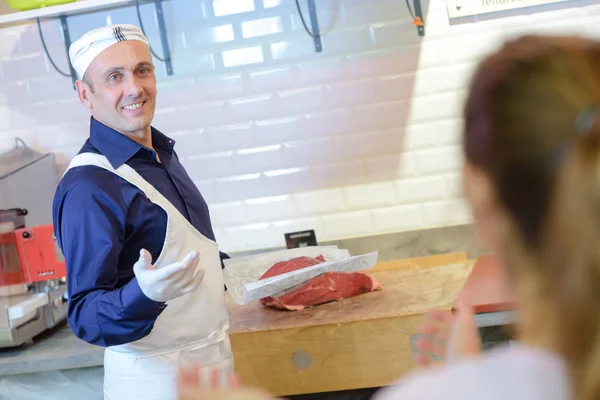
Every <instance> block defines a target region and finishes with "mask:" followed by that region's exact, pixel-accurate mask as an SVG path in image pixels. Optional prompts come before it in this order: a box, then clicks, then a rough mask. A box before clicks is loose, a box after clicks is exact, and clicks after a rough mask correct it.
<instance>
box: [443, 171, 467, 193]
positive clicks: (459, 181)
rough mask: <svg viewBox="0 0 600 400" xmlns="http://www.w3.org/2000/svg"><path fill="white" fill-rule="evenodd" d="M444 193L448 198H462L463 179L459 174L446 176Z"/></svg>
mask: <svg viewBox="0 0 600 400" xmlns="http://www.w3.org/2000/svg"><path fill="white" fill-rule="evenodd" d="M445 179H446V193H447V194H448V197H462V196H463V194H464V193H463V177H462V174H461V173H457V174H450V175H446V178H445Z"/></svg>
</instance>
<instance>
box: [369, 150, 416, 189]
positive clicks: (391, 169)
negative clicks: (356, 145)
mask: <svg viewBox="0 0 600 400" xmlns="http://www.w3.org/2000/svg"><path fill="white" fill-rule="evenodd" d="M413 157H414V156H413V154H412V153H404V154H401V155H400V154H394V155H389V156H377V157H371V158H365V159H363V161H362V162H363V170H364V173H365V182H377V181H387V180H393V179H398V178H402V177H408V176H413V175H415V165H414V164H415V161H414V158H413Z"/></svg>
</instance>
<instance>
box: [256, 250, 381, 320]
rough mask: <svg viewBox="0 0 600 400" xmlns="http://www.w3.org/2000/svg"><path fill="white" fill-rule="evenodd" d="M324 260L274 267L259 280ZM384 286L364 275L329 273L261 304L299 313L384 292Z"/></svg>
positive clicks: (305, 259) (301, 259) (302, 260)
mask: <svg viewBox="0 0 600 400" xmlns="http://www.w3.org/2000/svg"><path fill="white" fill-rule="evenodd" d="M324 261H325V258H323V256H318V257H317V258H311V257H298V258H294V259H291V260H288V261H282V262H279V263H277V264H275V265H273V266H272V267H271V268H269V270H268V271H267V272H265V273H264V274H263V275H262V276H261V277H260V279H259V280H262V279H267V278H271V277H273V276H277V275H281V274H285V273H286V272H291V271H296V270H299V269H302V268H306V267H310V266H312V265H317V264H320V263H322V262H324ZM381 287H382V286H381V283H379V281H377V279H375V278H374V277H372V276H371V275H369V274H367V273H365V272H327V273H325V274H323V275H320V276H317V277H315V278H313V279H311V280H309V281H308V282H305V283H304V284H302V285H301V286H300V287H298V289H296V290H294V291H292V292H290V293H287V294H284V295H282V296H279V297H265V298H264V299H261V300H260V303H261V304H263V305H265V306H269V307H273V308H279V309H282V310H291V311H298V310H303V309H304V308H306V307H311V306H316V305H318V304H323V303H327V302H330V301H335V300H341V299H345V298H348V297H352V296H357V295H359V294H363V293H367V292H373V291H376V290H380V289H381Z"/></svg>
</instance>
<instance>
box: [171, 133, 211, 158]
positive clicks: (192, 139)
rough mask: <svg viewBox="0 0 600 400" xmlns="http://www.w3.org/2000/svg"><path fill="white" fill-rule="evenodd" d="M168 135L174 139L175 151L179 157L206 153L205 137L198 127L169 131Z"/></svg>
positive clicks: (207, 150) (208, 150)
mask: <svg viewBox="0 0 600 400" xmlns="http://www.w3.org/2000/svg"><path fill="white" fill-rule="evenodd" d="M168 135H169V136H170V137H171V138H172V139H173V140H174V141H175V147H174V149H175V151H176V152H177V154H178V155H179V156H180V157H189V156H193V155H196V154H200V153H208V152H210V149H208V148H207V146H206V143H205V141H206V138H205V136H204V134H203V131H202V130H200V129H192V130H190V131H179V132H173V133H171V132H169V133H168Z"/></svg>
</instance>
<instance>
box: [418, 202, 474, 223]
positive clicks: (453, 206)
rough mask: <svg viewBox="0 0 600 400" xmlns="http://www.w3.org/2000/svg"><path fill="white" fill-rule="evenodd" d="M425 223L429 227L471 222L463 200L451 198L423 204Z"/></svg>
mask: <svg viewBox="0 0 600 400" xmlns="http://www.w3.org/2000/svg"><path fill="white" fill-rule="evenodd" d="M423 208H424V215H425V224H426V225H427V226H429V227H437V226H446V225H455V224H465V223H469V222H471V219H472V218H471V213H470V211H469V209H468V207H467V204H466V203H465V201H464V200H460V199H451V200H444V201H436V202H431V203H425V204H423Z"/></svg>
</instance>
